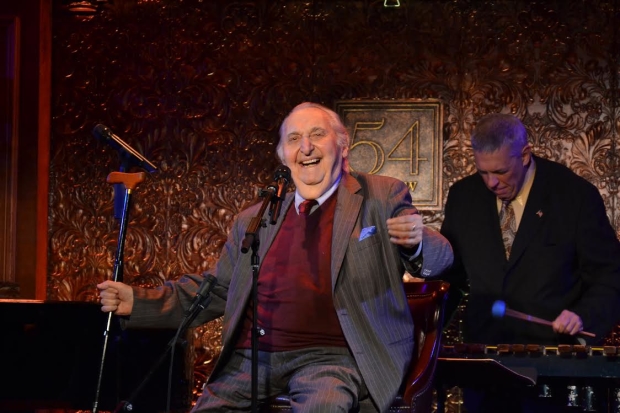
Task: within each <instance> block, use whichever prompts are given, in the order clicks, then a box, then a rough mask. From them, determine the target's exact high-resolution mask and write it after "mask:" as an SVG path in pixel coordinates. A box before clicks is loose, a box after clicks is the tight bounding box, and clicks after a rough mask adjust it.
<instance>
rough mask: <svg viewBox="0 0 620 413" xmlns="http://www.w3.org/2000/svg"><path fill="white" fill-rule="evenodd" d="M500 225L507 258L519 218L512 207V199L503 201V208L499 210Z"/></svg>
mask: <svg viewBox="0 0 620 413" xmlns="http://www.w3.org/2000/svg"><path fill="white" fill-rule="evenodd" d="M499 225H500V227H501V229H502V240H503V241H504V250H505V251H506V259H508V258H510V250H511V248H512V242H513V241H514V239H515V234H516V233H517V219H516V217H515V210H514V209H513V208H512V204H511V203H510V201H503V202H502V209H501V210H500V211H499Z"/></svg>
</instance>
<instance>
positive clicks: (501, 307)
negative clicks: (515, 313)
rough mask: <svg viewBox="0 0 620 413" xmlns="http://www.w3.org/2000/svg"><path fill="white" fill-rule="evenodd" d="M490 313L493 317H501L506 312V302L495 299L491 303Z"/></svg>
mask: <svg viewBox="0 0 620 413" xmlns="http://www.w3.org/2000/svg"><path fill="white" fill-rule="evenodd" d="M491 313H492V314H493V317H495V318H502V317H503V316H504V314H506V303H505V302H503V301H501V300H497V301H495V302H494V303H493V308H492V309H491Z"/></svg>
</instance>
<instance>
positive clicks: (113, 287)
mask: <svg viewBox="0 0 620 413" xmlns="http://www.w3.org/2000/svg"><path fill="white" fill-rule="evenodd" d="M97 288H98V289H99V299H100V301H101V311H103V312H105V313H109V312H110V311H112V312H113V313H114V314H116V315H119V316H126V315H130V314H131V311H132V309H133V289H132V288H131V287H130V286H129V285H127V284H123V283H120V282H116V281H104V282H102V283H101V284H97Z"/></svg>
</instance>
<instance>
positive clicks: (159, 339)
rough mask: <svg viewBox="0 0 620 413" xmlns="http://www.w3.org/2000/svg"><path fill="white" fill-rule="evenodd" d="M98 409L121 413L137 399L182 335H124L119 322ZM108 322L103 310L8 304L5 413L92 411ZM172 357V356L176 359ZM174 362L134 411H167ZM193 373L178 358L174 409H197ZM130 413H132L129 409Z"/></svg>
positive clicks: (0, 347) (1, 407)
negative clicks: (128, 402) (121, 407)
mask: <svg viewBox="0 0 620 413" xmlns="http://www.w3.org/2000/svg"><path fill="white" fill-rule="evenodd" d="M112 319H113V322H112V327H111V334H110V336H109V339H108V348H107V351H106V355H105V365H104V369H103V375H102V381H101V387H100V388H99V397H98V404H97V406H98V409H99V410H109V411H114V410H115V409H117V407H118V406H119V404H120V403H121V402H123V401H126V400H127V399H128V398H130V396H132V395H133V394H134V391H135V390H136V389H137V388H138V386H139V385H140V383H142V382H143V380H144V379H145V377H146V376H147V374H148V373H149V371H151V369H152V368H154V366H155V365H156V362H157V360H158V359H160V357H161V356H162V355H163V354H166V352H167V349H168V347H169V345H168V343H169V342H170V340H171V339H172V337H173V336H174V334H175V331H174V330H153V329H148V330H124V331H121V329H120V328H119V326H118V322H117V320H116V317H112ZM107 320H108V315H107V314H104V313H103V312H101V310H100V306H99V305H98V304H95V303H83V302H68V301H56V302H51V301H38V300H0V329H1V332H0V357H2V360H1V364H0V365H1V369H0V372H1V373H0V374H1V376H2V382H3V383H4V384H2V385H1V387H0V389H1V390H0V412H3V413H8V412H13V411H14V412H26V411H31V410H32V411H34V410H36V409H44V408H65V409H76V410H79V409H85V410H91V409H92V408H93V406H94V402H95V399H96V398H97V383H98V378H99V372H100V367H101V361H102V358H103V344H104V332H105V329H106V323H107ZM168 353H169V352H168ZM169 363H170V355H169V354H167V357H166V358H165V360H164V361H163V362H162V363H161V365H160V366H159V367H158V368H157V370H155V371H154V372H153V374H152V376H150V378H149V379H148V380H147V381H146V383H145V384H144V387H143V388H141V390H140V391H139V393H138V394H136V395H135V398H134V400H131V401H132V402H133V410H132V411H133V412H134V413H139V412H149V413H153V412H157V411H165V410H166V406H167V393H168V391H167V390H168V369H169V367H170V364H169ZM191 374H192V369H191V366H189V363H186V360H185V351H184V349H183V346H181V345H177V346H176V347H175V351H174V363H173V379H172V392H171V395H172V397H171V401H170V402H171V408H172V409H175V411H183V409H185V410H189V405H190V402H191ZM122 411H124V410H122Z"/></svg>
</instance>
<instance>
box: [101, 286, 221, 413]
mask: <svg viewBox="0 0 620 413" xmlns="http://www.w3.org/2000/svg"><path fill="white" fill-rule="evenodd" d="M210 303H211V294H209V293H207V294H206V295H205V296H204V297H201V298H200V300H199V301H198V304H197V306H196V307H195V308H194V309H193V310H192V311H191V312H190V313H188V314H186V315H185V318H183V321H182V322H181V325H180V326H179V328H178V329H177V332H176V334H175V335H174V337H172V339H171V340H170V341H169V342H168V346H167V347H166V349H165V350H164V352H163V353H162V354H161V355H160V356H159V358H158V359H157V361H156V362H155V364H153V366H152V367H151V369H150V370H149V371H148V373H147V374H146V376H144V378H143V379H142V381H141V382H140V384H139V385H138V387H136V389H135V390H134V391H133V393H131V395H130V396H129V397H128V398H127V400H124V401H121V402H120V403H119V404H118V406H116V409H114V412H113V413H118V412H121V411H125V412H131V411H133V408H134V405H133V400H134V399H135V398H136V397H137V395H138V394H139V393H140V391H142V389H143V388H144V386H145V385H146V384H147V383H148V381H149V380H150V379H151V377H152V376H153V374H154V373H155V372H156V371H157V369H158V368H159V366H160V365H161V363H163V362H164V360H165V359H166V357H167V356H168V352H170V353H171V357H174V352H173V350H174V347H175V345H176V344H177V341H178V340H179V337H180V336H182V335H184V334H185V331H186V330H187V328H188V327H189V326H190V324H192V321H194V319H195V318H196V316H197V315H198V314H199V313H200V312H201V311H202V310H204V309H205V308H207V307H208V306H209V304H210ZM168 402H169V400H168ZM168 411H170V406H168V407H167V409H166V412H168Z"/></svg>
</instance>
